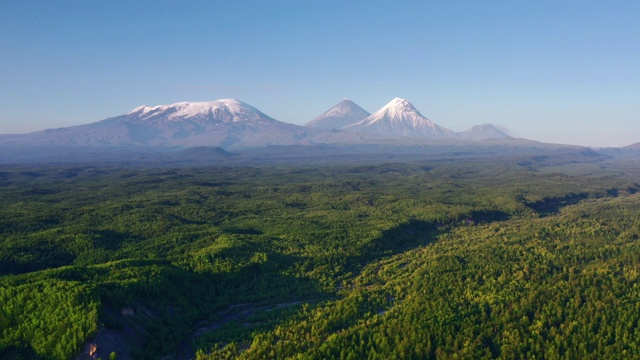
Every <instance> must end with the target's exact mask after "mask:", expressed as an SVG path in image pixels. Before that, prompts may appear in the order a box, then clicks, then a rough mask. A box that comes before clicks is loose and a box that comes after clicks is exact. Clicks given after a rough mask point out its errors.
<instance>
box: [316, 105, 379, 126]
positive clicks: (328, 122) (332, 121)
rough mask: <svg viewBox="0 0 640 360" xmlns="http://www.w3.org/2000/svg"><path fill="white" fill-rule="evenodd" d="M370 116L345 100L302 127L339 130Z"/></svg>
mask: <svg viewBox="0 0 640 360" xmlns="http://www.w3.org/2000/svg"><path fill="white" fill-rule="evenodd" d="M369 115H371V114H370V113H368V112H367V111H366V110H364V109H363V108H361V107H360V106H358V105H357V104H356V103H354V102H353V101H351V100H348V99H345V100H343V101H341V102H340V103H338V105H336V106H334V107H332V108H331V109H329V110H327V111H326V112H325V113H323V114H322V115H320V116H318V117H317V118H315V119H313V120H311V121H309V122H308V123H306V124H305V125H304V126H307V127H312V128H316V129H327V130H329V129H340V128H342V127H345V126H347V125H351V124H354V123H357V122H358V121H360V120H362V119H364V118H366V117H367V116H369Z"/></svg>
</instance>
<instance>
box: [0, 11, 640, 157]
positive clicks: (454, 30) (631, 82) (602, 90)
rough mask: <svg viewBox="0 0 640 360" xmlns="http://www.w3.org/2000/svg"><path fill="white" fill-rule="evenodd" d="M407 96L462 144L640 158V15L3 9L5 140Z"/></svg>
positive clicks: (292, 114) (308, 113)
mask: <svg viewBox="0 0 640 360" xmlns="http://www.w3.org/2000/svg"><path fill="white" fill-rule="evenodd" d="M396 96H397V97H402V98H406V99H408V100H409V101H411V102H412V103H413V104H414V105H415V106H416V107H417V108H418V109H419V110H420V111H421V112H422V114H423V115H425V116H427V117H428V118H430V119H431V120H433V121H435V122H436V123H438V124H440V125H442V126H445V127H448V128H450V129H452V130H455V131H460V130H465V129H467V128H469V127H470V126H472V125H475V124H480V123H494V124H497V125H500V126H502V127H504V128H506V129H508V131H509V132H510V133H511V134H512V135H515V136H517V137H525V138H529V139H534V140H539V141H545V142H555V143H566V144H579V145H590V146H624V145H628V144H631V143H634V142H640V1H542V0H539V1H519V0H510V1H507V0H504V1H497V0H495V1H491V0H486V1H478V0H470V1H455V0H454V1H364V0H362V1H346V0H343V1H328V0H326V1H301V0H290V1H281V0H269V1H267V0H265V1H161V0H152V1H135V0H131V1H99V0H80V1H65V0H60V1H50V0H46V1H25V0H1V1H0V110H1V111H0V133H17V132H27V131H34V130H41V129H45V128H55V127H64V126H70V125H75V124H83V123H89V122H94V121H98V120H101V119H104V118H107V117H111V116H115V115H119V114H122V113H125V112H127V111H129V110H131V109H133V108H134V107H136V106H138V105H142V104H147V105H158V104H170V103H174V102H179V101H206V100H216V99H220V98H238V99H240V100H242V101H245V102H247V103H249V104H251V105H253V106H255V107H257V108H258V109H260V110H261V111H263V112H264V113H266V114H267V115H270V116H271V117H274V118H276V119H278V120H281V121H286V122H291V123H296V124H303V123H305V122H307V121H309V120H311V119H312V118H314V117H315V116H317V115H319V114H320V113H322V112H324V111H325V110H327V109H328V108H330V107H331V106H333V105H335V104H336V103H338V102H339V101H340V100H342V99H343V98H350V99H352V100H353V101H355V102H356V103H358V104H359V105H360V106H362V107H363V108H365V109H366V110H368V111H370V112H374V111H376V110H377V109H378V108H380V107H382V106H383V105H384V104H386V103H387V102H388V101H390V100H391V99H392V98H394V97H396Z"/></svg>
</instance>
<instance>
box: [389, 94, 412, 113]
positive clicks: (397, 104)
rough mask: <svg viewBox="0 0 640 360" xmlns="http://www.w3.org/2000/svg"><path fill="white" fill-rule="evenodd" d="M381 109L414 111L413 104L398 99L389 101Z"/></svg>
mask: <svg viewBox="0 0 640 360" xmlns="http://www.w3.org/2000/svg"><path fill="white" fill-rule="evenodd" d="M383 109H397V110H401V109H407V110H414V111H416V108H415V107H414V106H413V104H411V103H410V102H409V101H408V100H406V99H403V98H399V97H397V98H394V99H393V100H391V101H389V103H388V104H387V105H385V106H384V107H383Z"/></svg>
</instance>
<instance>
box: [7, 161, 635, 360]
mask: <svg viewBox="0 0 640 360" xmlns="http://www.w3.org/2000/svg"><path fill="white" fill-rule="evenodd" d="M525 160H526V161H524V160H523V159H522V158H513V159H509V158H501V159H499V160H496V159H491V158H468V159H457V160H455V161H448V160H446V159H443V160H438V159H429V160H425V161H420V160H413V161H410V162H405V163H403V162H382V161H379V162H373V161H372V162H371V163H359V164H355V163H354V164H319V165H314V164H306V165H305V164H296V165H282V164H272V165H252V166H249V165H246V166H240V165H237V166H231V165H229V166H194V167H159V166H158V167H143V166H133V165H132V166H123V165H118V164H99V165H80V164H70V165H65V164H58V165H5V166H3V167H1V168H0V358H2V359H42V360H49V359H51V360H54V359H55V360H58V359H59V360H63V359H74V358H77V359H85V358H87V359H89V358H102V359H104V360H106V359H166V360H170V359H201V360H202V359H289V358H291V359H494V358H497V359H623V358H624V359H634V358H635V359H639V358H640V327H639V326H638V325H639V324H638V322H639V321H640V279H639V276H640V243H639V236H640V193H638V190H640V170H638V169H640V166H638V165H640V164H638V163H637V162H636V161H633V160H629V161H628V162H624V161H621V160H619V161H614V160H606V159H604V160H602V159H599V160H598V161H593V162H567V163H566V164H555V163H554V164H549V163H545V162H544V161H543V160H544V159H538V158H536V157H532V158H531V159H525ZM89 353H91V355H89Z"/></svg>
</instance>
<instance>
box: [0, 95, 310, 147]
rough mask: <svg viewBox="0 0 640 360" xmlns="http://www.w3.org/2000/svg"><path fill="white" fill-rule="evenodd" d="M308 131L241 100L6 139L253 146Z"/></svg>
mask: <svg viewBox="0 0 640 360" xmlns="http://www.w3.org/2000/svg"><path fill="white" fill-rule="evenodd" d="M309 130H310V129H306V128H303V127H301V126H298V125H293V124H287V123H284V122H281V121H278V120H275V119H273V118H271V117H269V116H267V115H265V114H264V113H262V112H260V111H259V110H258V109H256V108H254V107H253V106H251V105H248V104H245V103H243V102H242V101H239V100H236V99H222V100H216V101H209V102H180V103H176V104H171V105H158V106H146V105H144V106H140V107H137V108H135V109H133V110H132V111H130V112H128V113H126V114H124V115H120V116H116V117H113V118H109V119H105V120H102V121H98V122H95V123H91V124H87V125H79V126H72V127H68V128H59V129H50V130H44V131H39V132H34V133H30V134H21V135H6V136H2V137H0V140H4V141H8V142H10V143H14V144H29V143H37V144H39V145H63V146H69V145H71V146H141V145H142V146H163V147H166V146H178V147H192V146H222V147H224V148H233V147H253V146H266V145H291V144H300V143H304V142H303V141H302V140H303V139H304V138H306V137H307V136H308V135H309Z"/></svg>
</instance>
